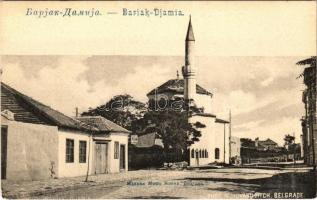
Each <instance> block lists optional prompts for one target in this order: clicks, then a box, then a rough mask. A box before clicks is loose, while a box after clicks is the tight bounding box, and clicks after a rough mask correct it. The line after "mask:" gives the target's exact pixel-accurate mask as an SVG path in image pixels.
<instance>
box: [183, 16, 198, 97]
mask: <svg viewBox="0 0 317 200" xmlns="http://www.w3.org/2000/svg"><path fill="white" fill-rule="evenodd" d="M194 57H195V37H194V32H193V27H192V23H191V17H190V18H189V24H188V29H187V35H186V39H185V66H184V67H183V76H184V98H185V100H195V96H196V68H195V63H194V59H195V58H194Z"/></svg>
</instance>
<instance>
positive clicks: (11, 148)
mask: <svg viewBox="0 0 317 200" xmlns="http://www.w3.org/2000/svg"><path fill="white" fill-rule="evenodd" d="M1 126H5V127H7V136H8V137H7V167H6V170H7V180H14V181H21V180H28V181H29V180H41V179H49V178H51V175H53V177H54V174H52V171H53V172H55V175H57V174H56V173H57V171H58V157H57V156H58V155H57V151H58V146H57V145H58V138H57V127H56V126H47V125H42V124H31V123H23V122H17V121H11V120H6V118H4V117H2V116H1ZM52 166H53V168H52ZM50 169H52V171H51V170H50Z"/></svg>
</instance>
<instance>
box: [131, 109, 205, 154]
mask: <svg viewBox="0 0 317 200" xmlns="http://www.w3.org/2000/svg"><path fill="white" fill-rule="evenodd" d="M188 117H189V113H188V111H181V112H180V111H174V110H162V111H149V112H147V113H146V114H145V115H144V117H143V118H142V119H139V120H137V121H134V123H133V125H132V131H133V132H144V131H145V132H156V133H157V134H158V135H159V137H160V138H161V139H162V142H163V144H164V152H165V153H168V152H169V150H170V149H173V150H175V151H178V152H183V153H184V152H187V149H188V147H189V146H190V145H192V144H193V143H194V142H197V141H199V137H200V136H201V132H200V131H199V129H200V128H204V127H205V125H204V124H202V123H200V122H198V121H197V122H195V123H189V122H188Z"/></svg>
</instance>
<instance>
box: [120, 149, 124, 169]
mask: <svg viewBox="0 0 317 200" xmlns="http://www.w3.org/2000/svg"><path fill="white" fill-rule="evenodd" d="M120 170H125V145H124V144H121V145H120Z"/></svg>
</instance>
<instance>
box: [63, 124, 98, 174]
mask: <svg viewBox="0 0 317 200" xmlns="http://www.w3.org/2000/svg"><path fill="white" fill-rule="evenodd" d="M66 139H73V140H74V162H73V163H66ZM80 140H82V141H86V142H87V152H86V153H87V156H86V163H79V141H80ZM89 140H91V137H89V134H87V133H83V132H80V131H75V130H74V131H73V130H65V129H59V130H58V159H59V162H58V163H59V168H58V177H74V176H84V175H86V173H87V168H88V152H89V153H90V156H89V158H90V159H89V165H90V167H89V168H90V170H89V171H90V174H91V172H92V165H93V151H92V149H93V143H92V142H91V143H90V150H89Z"/></svg>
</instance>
